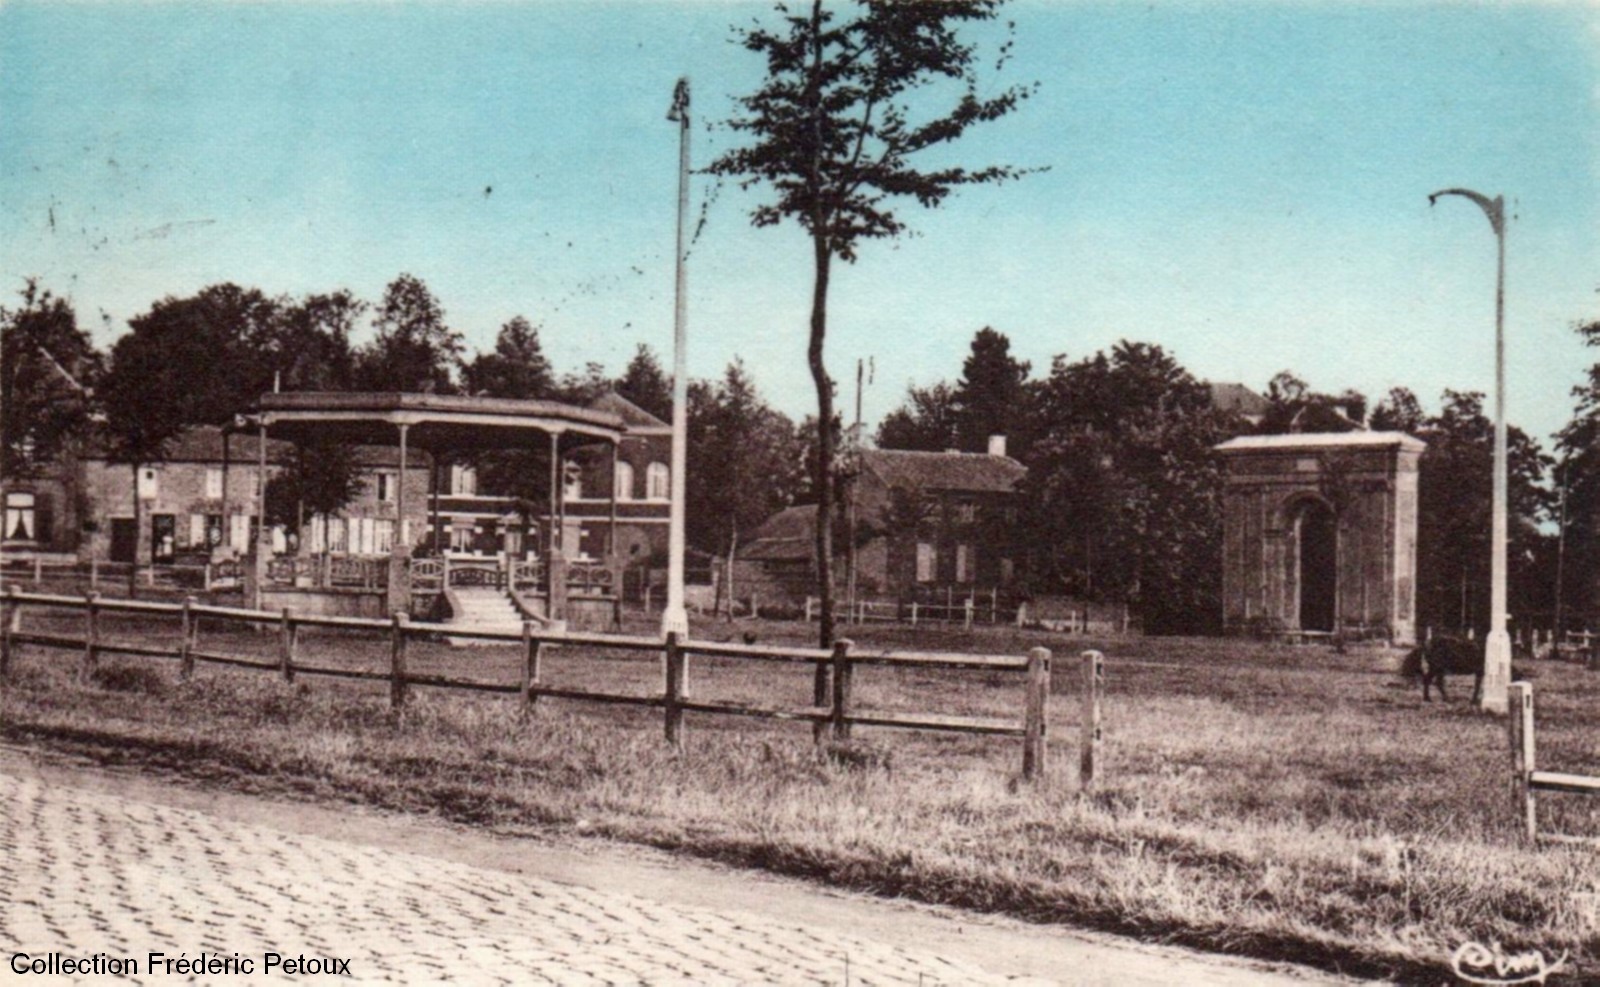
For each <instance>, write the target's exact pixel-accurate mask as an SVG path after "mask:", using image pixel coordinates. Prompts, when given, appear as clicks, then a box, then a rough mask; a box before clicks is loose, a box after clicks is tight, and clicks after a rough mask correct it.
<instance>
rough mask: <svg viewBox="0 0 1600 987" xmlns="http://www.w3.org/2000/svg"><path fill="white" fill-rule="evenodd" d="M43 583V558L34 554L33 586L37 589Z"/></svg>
mask: <svg viewBox="0 0 1600 987" xmlns="http://www.w3.org/2000/svg"><path fill="white" fill-rule="evenodd" d="M43 585H44V559H41V558H40V557H39V556H37V555H35V556H34V557H33V588H34V589H38V588H39V587H41V586H43Z"/></svg>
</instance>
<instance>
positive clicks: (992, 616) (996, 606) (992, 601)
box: [989, 586, 1000, 624]
mask: <svg viewBox="0 0 1600 987" xmlns="http://www.w3.org/2000/svg"><path fill="white" fill-rule="evenodd" d="M999 622H1000V591H999V590H998V589H996V588H994V587H993V586H991V587H989V623H991V624H998V623H999Z"/></svg>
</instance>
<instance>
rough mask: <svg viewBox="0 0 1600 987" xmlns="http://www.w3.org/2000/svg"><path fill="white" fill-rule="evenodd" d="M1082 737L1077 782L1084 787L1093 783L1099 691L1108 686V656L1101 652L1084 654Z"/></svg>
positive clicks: (1095, 767) (1097, 739) (1097, 757)
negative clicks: (1106, 683) (1106, 682)
mask: <svg viewBox="0 0 1600 987" xmlns="http://www.w3.org/2000/svg"><path fill="white" fill-rule="evenodd" d="M1082 660H1083V717H1082V719H1083V740H1082V749H1081V750H1080V751H1079V752H1078V782H1079V784H1081V785H1082V786H1083V787H1084V788H1088V787H1090V786H1091V785H1092V784H1093V783H1094V779H1095V771H1096V770H1097V767H1098V766H1097V764H1096V762H1097V761H1098V760H1099V756H1100V740H1101V730H1100V690H1101V688H1102V687H1103V686H1104V685H1105V680H1106V666H1105V661H1106V659H1105V656H1104V655H1102V654H1101V653H1100V652H1098V651H1085V652H1084V653H1083V659H1082Z"/></svg>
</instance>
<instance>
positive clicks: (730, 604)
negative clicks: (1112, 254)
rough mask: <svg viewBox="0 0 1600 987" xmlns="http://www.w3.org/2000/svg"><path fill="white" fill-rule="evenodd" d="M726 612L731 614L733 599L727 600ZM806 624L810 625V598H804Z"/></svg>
mask: <svg viewBox="0 0 1600 987" xmlns="http://www.w3.org/2000/svg"><path fill="white" fill-rule="evenodd" d="M728 612H729V613H732V612H733V597H731V596H730V597H729V598H728ZM806 623H808V624H809V623H811V597H809V596H808V597H806Z"/></svg>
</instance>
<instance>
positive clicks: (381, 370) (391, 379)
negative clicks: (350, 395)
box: [356, 274, 465, 394]
mask: <svg viewBox="0 0 1600 987" xmlns="http://www.w3.org/2000/svg"><path fill="white" fill-rule="evenodd" d="M373 328H374V329H376V330H377V336H376V338H374V339H373V341H372V342H371V343H370V344H368V346H366V347H365V348H364V349H362V350H361V352H360V353H359V354H358V355H357V359H356V382H357V384H358V385H359V386H360V387H361V389H363V390H369V391H422V392H437V393H440V394H449V393H452V392H453V391H454V390H455V373H456V371H457V369H458V368H459V367H460V366H461V357H462V353H463V352H464V351H465V346H464V344H463V343H462V339H461V334H460V333H459V332H457V331H456V330H454V329H451V328H450V326H449V324H448V323H446V321H445V316H444V309H443V308H441V307H440V305H439V302H438V300H437V299H436V298H434V297H433V292H431V291H429V290H428V286H427V285H426V284H424V283H423V282H422V280H421V279H420V278H417V277H415V276H413V275H410V274H402V275H400V276H399V277H397V278H395V279H394V280H393V281H391V282H390V283H389V286H388V287H387V288H385V289H384V292H383V301H382V303H381V304H379V306H378V310H377V315H376V317H375V318H374V319H373Z"/></svg>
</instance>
